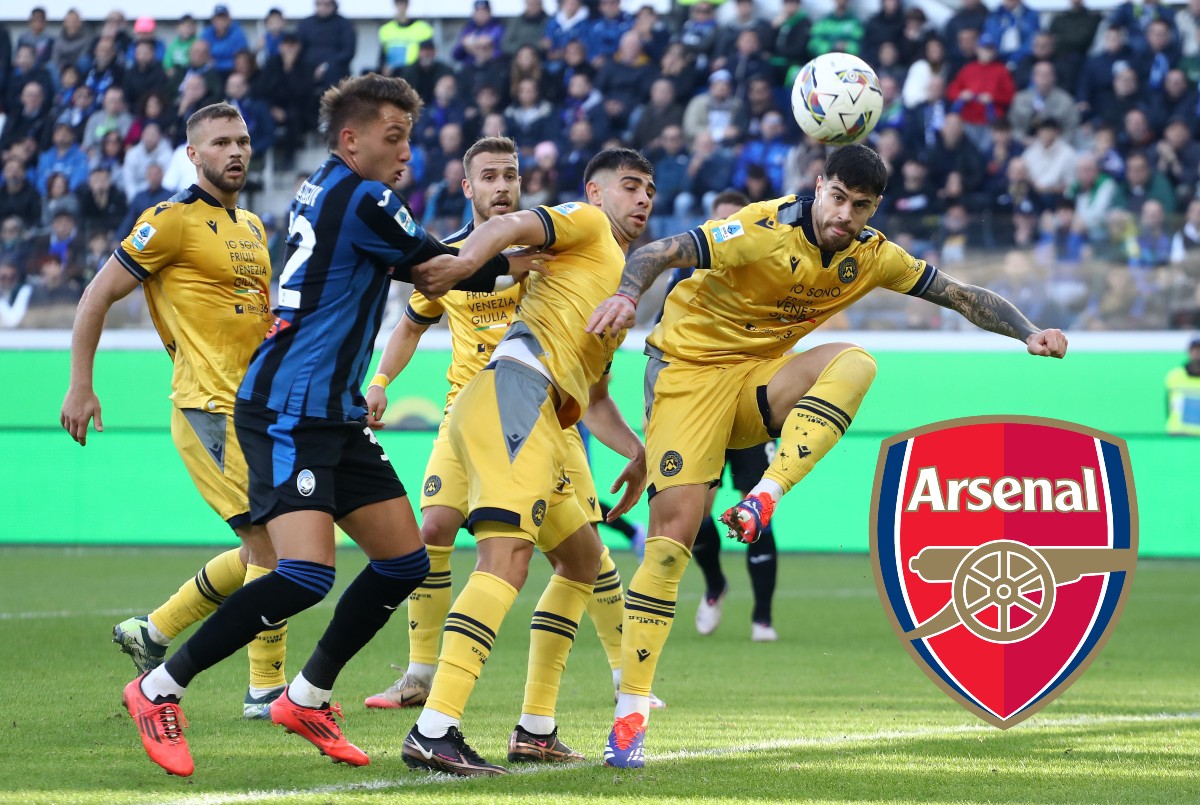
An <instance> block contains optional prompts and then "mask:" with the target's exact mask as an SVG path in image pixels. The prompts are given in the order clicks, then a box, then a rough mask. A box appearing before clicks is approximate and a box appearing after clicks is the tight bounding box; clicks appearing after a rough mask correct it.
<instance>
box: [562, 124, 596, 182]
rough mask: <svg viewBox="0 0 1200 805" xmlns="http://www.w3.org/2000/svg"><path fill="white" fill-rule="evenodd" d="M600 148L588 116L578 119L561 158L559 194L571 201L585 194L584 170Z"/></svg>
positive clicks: (569, 130) (572, 126) (571, 130)
mask: <svg viewBox="0 0 1200 805" xmlns="http://www.w3.org/2000/svg"><path fill="white" fill-rule="evenodd" d="M599 150H600V146H599V143H598V141H597V139H596V136H595V130H594V129H593V128H592V124H591V123H590V122H588V120H587V118H582V119H580V120H576V121H575V122H574V123H572V124H571V126H570V128H569V129H568V132H567V141H566V143H565V144H564V146H563V151H562V156H561V157H560V159H559V172H558V196H559V200H560V201H570V200H571V199H577V198H579V197H581V196H582V195H583V192H584V189H583V171H584V168H586V167H587V163H588V162H589V161H590V160H591V158H592V157H594V156H595V155H596V153H597V152H598V151H599Z"/></svg>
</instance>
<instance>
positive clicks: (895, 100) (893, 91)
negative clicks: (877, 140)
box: [875, 75, 908, 137]
mask: <svg viewBox="0 0 1200 805" xmlns="http://www.w3.org/2000/svg"><path fill="white" fill-rule="evenodd" d="M879 92H880V94H881V95H882V97H883V109H882V111H880V113H879V122H878V123H876V124H875V132H876V135H875V136H876V137H877V136H878V135H880V134H882V133H883V132H885V131H887V130H889V129H893V130H895V132H896V133H897V134H899V133H900V132H901V131H904V128H905V127H906V126H907V125H908V110H907V109H905V108H904V101H902V100H901V98H900V86H899V85H898V84H897V83H896V79H895V78H893V77H892V76H890V75H887V76H880V77H879Z"/></svg>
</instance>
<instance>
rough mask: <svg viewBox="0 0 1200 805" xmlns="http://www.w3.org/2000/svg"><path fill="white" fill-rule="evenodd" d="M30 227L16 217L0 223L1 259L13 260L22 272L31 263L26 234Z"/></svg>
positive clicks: (9, 217) (12, 216)
mask: <svg viewBox="0 0 1200 805" xmlns="http://www.w3.org/2000/svg"><path fill="white" fill-rule="evenodd" d="M30 226H31V225H26V224H25V223H24V222H23V221H22V220H21V219H20V218H18V217H17V216H15V215H10V216H8V217H7V218H4V219H3V221H2V222H0V258H5V259H8V260H12V261H13V262H14V264H15V265H16V266H17V267H18V268H22V270H23V267H24V266H25V264H26V263H27V262H28V261H29V250H30V243H29V239H28V238H27V237H26V236H25V233H26V231H27V230H28V229H29V228H30Z"/></svg>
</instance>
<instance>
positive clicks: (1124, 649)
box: [0, 548, 1200, 805]
mask: <svg viewBox="0 0 1200 805" xmlns="http://www.w3.org/2000/svg"><path fill="white" fill-rule="evenodd" d="M212 553H213V551H212V550H204V549H117V548H111V549H110V548H88V549H61V548H53V549H51V548H0V567H2V568H3V570H2V571H0V641H2V642H0V645H3V646H4V649H3V651H2V652H0V680H2V685H0V690H3V703H4V709H3V716H4V717H3V721H2V722H0V802H3V803H87V804H88V805H92V804H95V805H101V804H104V805H108V804H109V803H126V802H129V803H158V802H162V803H194V804H195V805H218V804H219V803H251V802H272V803H338V805H341V804H342V803H398V802H422V803H427V802H470V803H488V802H501V803H581V802H613V803H634V802H670V803H709V802H747V803H749V802H754V803H773V802H864V801H869V802H911V803H926V802H939V803H941V802H944V803H964V802H1013V803H1016V802H1021V803H1025V802H1053V803H1096V802H1129V803H1189V802H1200V639H1198V638H1200V624H1198V623H1197V619H1198V618H1200V584H1198V583H1197V581H1198V580H1200V563H1196V562H1184V561H1165V560H1159V561H1150V560H1145V561H1143V562H1142V563H1141V564H1140V566H1139V568H1138V571H1137V574H1136V576H1135V578H1134V581H1133V591H1132V594H1131V597H1130V599H1129V602H1128V604H1127V606H1126V609H1125V613H1124V616H1123V619H1122V622H1121V623H1120V624H1119V625H1118V627H1117V629H1116V632H1115V634H1114V635H1113V637H1112V639H1111V640H1110V641H1109V642H1108V645H1107V646H1106V647H1105V648H1104V649H1103V650H1102V652H1101V654H1100V656H1099V658H1098V659H1097V660H1096V661H1095V663H1094V664H1093V665H1092V667H1091V668H1090V669H1089V670H1088V671H1087V672H1086V673H1085V674H1084V675H1083V677H1082V678H1081V679H1080V680H1079V681H1077V682H1076V683H1075V684H1074V685H1073V686H1072V687H1071V688H1070V689H1068V690H1067V691H1066V693H1064V694H1063V695H1062V696H1061V697H1059V698H1058V699H1057V700H1056V701H1054V702H1053V703H1051V704H1050V705H1049V706H1048V707H1046V708H1045V709H1044V710H1042V711H1041V712H1040V713H1039V714H1038V715H1036V716H1034V717H1033V718H1031V719H1029V720H1028V721H1026V722H1024V723H1023V724H1020V725H1018V726H1016V727H1014V728H1013V729H1010V730H1008V731H1006V732H1001V731H999V730H997V729H995V728H993V727H990V726H987V725H985V724H984V723H983V722H981V721H979V720H977V719H976V718H975V717H974V716H972V715H970V714H968V713H967V712H966V711H965V710H963V709H961V708H960V707H959V706H958V705H957V704H955V703H953V702H952V701H950V699H948V698H947V697H946V696H945V695H944V694H943V693H942V692H941V691H939V690H938V689H937V688H935V686H934V685H933V684H932V683H931V682H930V681H929V680H928V679H927V678H926V677H925V675H924V674H923V673H922V672H921V671H920V670H919V669H918V668H917V667H916V666H915V665H914V664H913V663H912V661H911V660H909V658H908V656H907V654H906V653H905V652H904V650H903V649H902V648H901V646H900V643H899V641H898V640H897V639H896V637H895V636H894V635H893V634H892V632H891V629H890V628H889V626H888V625H887V622H886V619H885V617H884V613H883V611H882V609H881V604H880V602H879V600H878V598H877V596H876V593H875V584H874V581H873V577H872V572H871V567H870V560H869V558H868V557H866V556H863V555H821V554H812V555H796V554H791V555H786V556H784V557H783V558H782V561H781V564H780V584H779V594H778V597H777V600H776V616H775V621H776V627H777V628H778V630H779V633H780V636H781V641H780V642H779V643H776V644H752V643H750V641H749V611H750V594H749V590H748V586H749V585H748V582H747V580H746V575H745V570H744V567H743V558H742V556H741V555H740V554H734V553H730V554H729V555H728V556H727V557H726V572H727V574H728V575H729V577H730V579H731V583H732V585H733V592H732V594H731V595H730V597H729V599H728V601H727V604H726V611H725V620H724V622H723V624H722V626H721V628H720V630H719V631H718V632H717V633H716V634H714V635H713V636H711V637H707V638H701V637H699V636H698V635H697V634H696V632H695V629H694V627H693V624H692V618H693V616H694V613H695V605H696V601H697V599H698V596H699V594H700V589H701V584H700V576H699V572H698V571H696V570H695V569H692V570H689V571H688V574H687V576H686V578H685V580H684V584H683V587H682V591H681V600H680V605H679V611H678V622H677V623H676V625H675V628H674V631H673V633H672V635H671V639H670V642H669V643H668V644H667V650H666V653H665V655H664V658H663V660H662V662H661V663H660V665H659V674H658V679H657V680H656V682H655V692H656V693H657V694H658V695H660V696H661V697H662V698H664V699H665V700H667V702H668V704H669V706H668V708H667V709H666V710H665V711H658V712H655V713H654V714H653V716H652V717H651V721H650V730H649V732H648V734H647V741H646V748H647V752H648V756H649V757H648V765H647V767H646V768H645V769H643V770H639V771H616V770H613V769H606V768H604V767H603V766H601V765H600V763H599V760H598V759H599V758H600V756H601V749H602V747H603V742H604V739H605V736H606V734H607V731H608V728H609V726H610V724H611V718H612V687H611V682H610V676H609V670H608V666H607V664H606V663H605V662H604V655H603V653H602V652H601V650H600V646H599V643H598V641H597V640H596V638H595V635H594V632H592V631H591V627H590V626H589V625H586V624H581V626H580V630H579V638H578V640H577V645H576V647H575V650H574V652H573V654H572V656H571V662H570V664H569V666H568V669H567V674H566V678H565V680H564V685H563V691H562V697H561V701H560V707H559V725H560V735H561V736H562V737H563V739H564V740H565V741H566V742H567V743H569V744H570V745H571V746H573V747H575V748H577V749H579V750H581V751H583V752H584V753H585V754H586V755H588V757H589V762H588V763H586V764H582V765H578V766H571V767H554V768H548V767H538V768H532V769H524V770H522V773H519V774H514V775H512V776H509V777H504V778H493V779H485V780H470V781H463V780H451V779H445V778H433V777H430V776H428V775H425V774H419V773H415V772H410V771H408V770H407V769H406V768H405V767H404V764H403V762H402V760H401V757H400V743H401V741H402V740H403V737H404V734H405V732H406V731H407V730H408V729H409V727H410V726H411V725H412V723H413V721H414V719H415V716H416V713H415V712H411V711H386V712H368V711H367V710H366V709H365V708H364V707H363V705H362V700H363V698H364V697H365V696H368V695H370V694H372V693H375V692H377V691H379V690H382V689H383V688H384V687H386V686H387V685H388V684H390V683H391V682H392V680H393V679H394V677H395V673H394V672H393V671H392V670H391V669H390V668H389V667H388V663H390V662H395V663H403V662H404V661H405V660H406V646H407V643H406V640H405V636H404V625H403V621H404V618H403V612H400V613H397V614H398V617H397V618H396V619H394V621H393V623H392V624H390V625H389V627H388V628H387V629H386V630H385V631H384V632H383V633H381V634H380V636H379V637H377V638H376V639H375V641H373V642H372V644H371V645H369V646H368V647H367V648H366V650H365V651H363V652H362V654H360V655H359V656H358V657H357V658H356V659H355V661H354V662H353V663H352V664H351V665H350V666H349V667H348V668H347V669H346V671H345V672H344V673H343V675H342V677H341V679H340V680H339V682H338V688H337V691H336V695H337V698H338V699H340V701H341V702H342V704H343V706H344V708H345V711H346V715H347V718H346V721H345V723H344V727H345V730H346V732H347V735H348V736H349V738H350V739H351V740H352V741H354V742H355V743H356V744H358V745H359V746H361V747H362V748H363V749H364V750H366V751H367V752H368V753H369V754H370V756H371V765H370V766H368V767H366V768H362V769H351V768H348V767H346V766H334V765H332V764H331V763H330V762H329V761H328V760H327V759H325V758H322V757H320V756H318V754H317V753H316V751H315V750H314V749H313V748H312V747H311V746H310V745H309V744H308V743H306V742H305V741H303V740H301V739H299V738H297V737H296V736H290V735H285V734H284V733H283V732H282V730H280V729H278V728H276V727H273V726H271V725H269V724H265V723H261V722H258V723H246V722H243V721H242V719H241V718H240V715H241V700H242V696H243V694H244V691H245V687H244V686H245V680H246V665H245V659H244V653H242V654H241V655H236V656H234V657H233V658H231V659H229V660H227V661H226V662H224V663H222V664H221V665H219V666H218V667H216V668H214V669H212V670H211V671H209V672H208V673H206V674H204V675H202V676H201V677H199V678H198V679H197V680H196V681H195V683H194V684H193V685H192V687H191V689H190V690H189V693H188V697H187V699H186V700H185V701H184V706H185V712H186V714H187V716H188V718H189V719H190V720H191V728H190V729H189V730H188V732H187V735H188V739H189V741H190V743H191V746H192V751H193V754H194V756H195V760H196V773H195V775H194V776H193V777H192V778H190V779H187V780H184V779H179V778H173V777H168V776H167V775H165V774H164V773H163V772H161V771H160V770H159V769H158V767H156V766H154V765H153V764H151V763H150V761H149V760H148V759H147V758H146V756H145V755H144V753H143V752H142V749H141V746H140V743H139V741H138V737H137V733H136V730H135V729H134V726H133V724H132V723H131V722H130V719H129V717H128V715H127V714H126V713H125V712H124V708H123V707H122V706H121V704H120V693H121V688H122V686H123V685H124V684H125V683H126V682H127V681H128V680H129V679H130V678H131V677H132V675H133V666H132V664H131V663H130V662H129V660H128V659H127V658H126V657H125V656H124V655H121V654H120V653H119V652H118V650H117V648H116V646H115V645H113V644H111V643H110V642H109V632H110V630H111V628H112V625H113V624H114V623H116V622H117V621H119V620H121V619H122V618H123V617H125V616H126V615H127V614H132V613H141V612H146V611H148V609H149V608H151V607H152V606H154V605H155V604H157V603H158V602H159V601H160V600H161V599H162V598H163V597H165V596H166V595H168V594H170V593H171V592H173V591H174V589H175V588H176V587H177V586H178V585H179V583H180V582H181V581H183V580H184V579H185V578H187V577H189V576H190V575H191V574H192V573H194V572H195V570H196V569H197V567H198V566H199V565H200V564H202V563H203V562H204V561H205V560H206V559H207V558H208V557H209V556H211V555H212ZM338 560H339V564H340V568H339V571H340V572H339V575H338V589H339V590H340V589H341V588H342V587H343V586H344V585H345V584H346V583H347V582H348V581H349V580H350V579H351V578H353V576H354V575H355V573H357V571H358V569H359V568H360V567H361V566H362V564H363V559H362V556H361V554H359V553H358V552H356V551H352V550H346V551H342V552H340V554H339V557H338ZM473 560H474V555H473V554H472V553H471V552H468V551H460V552H459V553H458V554H456V557H455V563H454V574H455V578H456V580H457V581H459V582H461V580H462V579H464V578H465V575H466V573H468V572H469V569H470V566H471V563H472V562H473ZM617 560H618V565H619V566H620V569H621V572H622V575H623V576H624V577H625V578H626V579H627V578H628V577H629V576H630V575H631V574H632V572H633V570H634V563H633V559H632V557H631V556H630V555H629V554H628V553H624V554H619V555H618V556H617ZM546 572H547V571H546V563H545V562H544V561H542V560H540V559H536V558H535V565H534V569H533V572H532V573H531V574H530V579H529V583H528V584H527V586H526V590H525V592H524V593H523V594H522V595H521V597H520V598H519V599H518V601H517V604H516V606H515V607H514V608H513V611H512V612H511V613H510V614H509V616H508V619H507V620H506V622H505V625H504V628H503V630H502V632H501V634H500V638H499V640H498V641H497V645H496V650H495V651H494V653H493V654H492V657H491V659H490V661H489V662H488V664H487V668H486V670H485V673H484V676H483V678H482V679H481V681H480V683H479V685H478V687H477V688H476V690H475V695H474V697H473V698H472V701H471V703H470V706H469V709H468V711H467V715H466V719H465V721H464V725H463V729H464V732H465V734H466V735H467V737H468V739H469V740H470V741H471V742H472V744H473V745H474V746H475V747H476V748H477V749H478V750H479V751H480V752H482V753H483V754H484V756H485V757H487V758H489V759H491V760H495V761H501V762H502V761H503V759H504V751H505V750H504V746H505V741H506V740H507V737H508V734H509V732H510V730H511V729H512V727H513V724H514V723H516V719H517V717H518V714H519V713H518V711H519V708H520V703H521V692H522V687H523V684H524V675H525V662H526V649H527V646H528V622H529V616H530V613H531V611H532V607H533V604H534V602H535V601H536V598H537V595H538V591H539V590H540V589H541V586H542V585H543V584H544V582H545V578H546ZM335 596H336V591H335V595H333V596H330V599H328V602H327V603H325V604H323V605H322V606H321V607H319V608H317V609H316V610H313V611H310V612H307V613H304V614H303V615H301V616H300V617H297V618H295V619H293V620H292V622H291V632H290V637H289V640H290V643H289V648H290V651H291V654H290V656H289V662H288V666H289V676H291V675H293V674H294V673H295V672H296V671H297V670H298V669H299V667H300V665H301V664H302V663H303V661H304V659H305V658H306V656H307V654H308V652H309V651H310V650H311V649H312V646H313V644H314V642H315V640H316V639H317V637H318V636H319V634H320V630H321V629H322V628H323V627H324V624H325V622H326V621H327V619H328V617H329V615H330V607H331V606H332V604H331V603H330V602H332V601H333V600H335Z"/></svg>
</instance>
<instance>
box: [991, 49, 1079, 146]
mask: <svg viewBox="0 0 1200 805" xmlns="http://www.w3.org/2000/svg"><path fill="white" fill-rule="evenodd" d="M1031 75H1032V82H1033V83H1032V84H1031V85H1030V86H1029V88H1028V89H1023V90H1021V91H1020V92H1018V93H1017V94H1016V97H1014V98H1013V102H1012V109H1010V110H1009V113H1008V120H1009V122H1010V123H1011V124H1012V128H1013V133H1015V134H1016V136H1017V138H1018V139H1020V140H1022V141H1023V142H1026V143H1028V142H1030V141H1031V140H1032V139H1033V136H1034V131H1033V125H1034V122H1035V121H1036V120H1046V119H1052V120H1054V121H1056V122H1057V123H1058V127H1059V129H1060V130H1061V131H1062V135H1063V137H1064V138H1065V139H1066V140H1067V141H1071V140H1073V139H1074V138H1075V130H1076V129H1077V128H1078V127H1079V110H1078V109H1076V108H1075V99H1074V98H1073V97H1071V94H1070V93H1068V92H1067V91H1066V90H1064V89H1062V88H1060V87H1059V86H1058V82H1057V80H1056V77H1055V72H1054V64H1053V63H1052V62H1050V61H1040V62H1038V63H1037V64H1035V65H1033V70H1032V74H1031Z"/></svg>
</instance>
